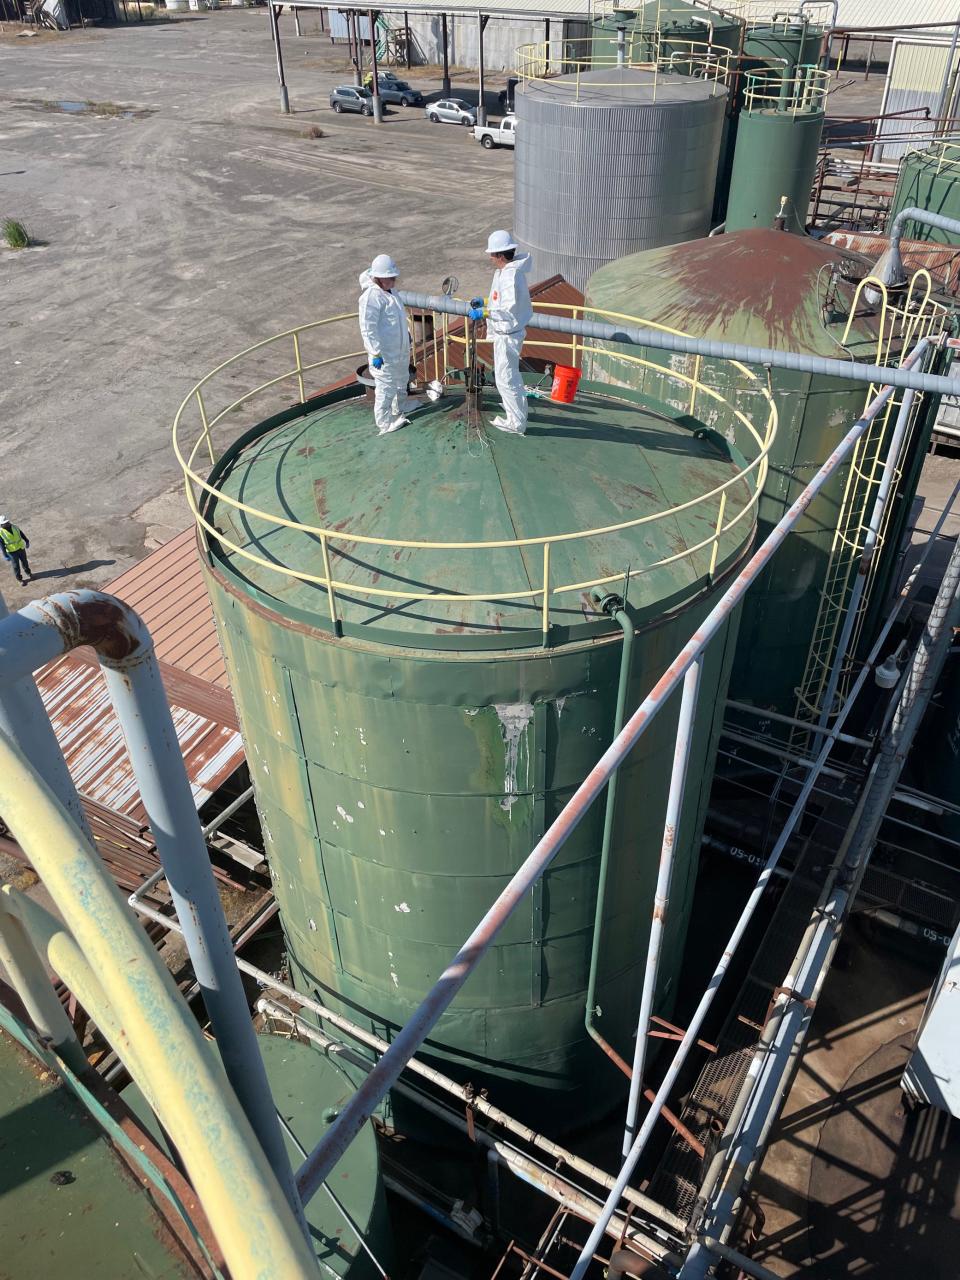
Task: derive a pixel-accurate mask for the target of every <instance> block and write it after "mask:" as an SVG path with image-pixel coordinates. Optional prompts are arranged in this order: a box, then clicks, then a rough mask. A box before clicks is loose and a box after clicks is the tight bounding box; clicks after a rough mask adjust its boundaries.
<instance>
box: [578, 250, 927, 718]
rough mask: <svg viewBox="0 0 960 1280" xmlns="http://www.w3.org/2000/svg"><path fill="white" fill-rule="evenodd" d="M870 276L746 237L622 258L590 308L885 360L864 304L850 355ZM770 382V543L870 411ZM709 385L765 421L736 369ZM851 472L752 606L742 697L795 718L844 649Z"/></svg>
mask: <svg viewBox="0 0 960 1280" xmlns="http://www.w3.org/2000/svg"><path fill="white" fill-rule="evenodd" d="M868 272H869V264H868V263H867V262H866V260H865V259H862V258H859V257H857V256H856V255H853V254H850V253H847V252H845V251H843V250H840V249H837V248H835V247H833V246H830V245H826V244H823V243H821V242H817V241H815V240H811V239H808V238H807V237H805V236H797V235H788V234H786V233H784V232H781V231H774V230H765V229H757V230H744V231H738V232H735V233H733V234H730V235H722V236H714V237H711V238H708V239H704V240H694V241H689V242H687V243H686V244H682V245H675V246H671V247H669V248H662V249H653V250H649V251H647V252H645V253H638V254H634V255H631V256H630V257H627V258H621V259H620V260H619V261H617V262H614V263H611V264H610V265H609V266H606V267H604V268H602V269H601V270H600V271H598V272H597V273H596V274H595V275H594V276H593V278H592V279H591V281H590V283H589V285H588V287H587V294H586V297H587V303H588V305H589V306H593V307H596V308H600V309H604V310H608V311H615V312H626V313H627V314H632V315H637V314H642V315H643V317H644V318H645V319H646V320H648V321H652V322H654V323H657V324H661V325H666V326H668V327H670V328H673V329H678V330H681V331H683V332H685V333H689V334H693V335H695V336H697V337H704V338H716V339H720V340H723V341H727V342H740V343H747V344H750V345H752V346H764V347H776V348H779V349H781V350H786V351H801V352H804V353H807V354H811V355H819V356H828V357H838V356H839V357H843V356H844V355H849V356H850V357H852V358H855V359H859V360H866V361H869V362H873V361H874V360H875V359H876V355H877V324H878V315H877V314H876V312H875V311H874V310H873V309H872V308H871V307H870V306H869V305H868V304H867V303H866V302H865V301H864V302H863V303H862V304H861V305H859V306H858V309H857V316H856V318H855V320H854V322H853V324H852V326H851V330H850V334H849V337H848V338H847V341H846V343H845V345H841V339H842V338H843V336H844V330H845V327H846V323H847V317H848V315H849V311H850V307H851V303H852V299H853V290H854V287H855V281H856V280H858V279H859V278H861V277H862V276H863V275H865V274H867V273H868ZM644 354H645V355H646V357H647V358H648V359H649V360H650V361H651V362H652V363H653V364H655V365H661V364H667V365H669V366H670V367H673V368H676V369H682V370H685V371H686V372H688V373H690V374H691V375H692V374H693V372H694V357H692V356H691V357H687V356H681V355H672V354H668V353H665V352H658V351H647V352H645V353H644ZM588 367H589V371H590V376H591V377H593V378H596V379H606V380H609V381H611V382H614V383H615V384H616V385H617V386H625V387H630V388H632V389H640V390H642V389H643V388H644V386H645V385H646V384H647V382H648V381H649V380H650V379H651V377H653V375H652V374H651V373H650V372H649V371H646V372H645V371H644V370H642V369H641V368H639V367H638V366H636V365H631V364H629V363H628V362H627V361H624V360H620V359H617V358H616V357H614V356H610V355H594V356H593V357H592V359H591V361H590V364H589V366H588ZM759 372H761V373H762V372H763V371H759ZM768 376H769V380H770V388H771V390H772V391H773V394H774V396H775V398H776V403H777V408H778V414H779V424H778V427H777V432H776V437H775V440H774V442H773V446H772V449H771V451H770V458H769V472H768V477H767V481H766V484H765V487H764V491H763V496H762V498H761V501H760V505H759V511H758V534H759V536H760V537H761V538H762V537H764V536H766V534H768V533H769V532H770V530H771V529H772V528H773V526H774V525H775V524H776V522H777V521H778V520H779V519H780V518H781V517H782V516H783V515H784V513H785V512H786V511H787V510H788V508H789V507H790V506H791V504H792V503H793V502H794V501H795V499H796V498H797V496H798V495H799V494H800V492H801V490H802V489H803V488H804V486H805V485H806V484H807V482H808V481H809V480H810V479H811V478H812V476H813V475H814V474H815V472H816V471H817V469H818V468H819V467H820V465H821V464H822V463H823V462H824V461H825V460H826V459H827V457H828V456H829V455H830V453H831V452H832V450H833V448H834V447H835V446H836V445H837V444H838V443H839V441H840V439H841V438H842V436H843V435H844V434H845V433H846V431H847V430H849V428H850V426H852V424H853V422H854V421H855V419H856V418H857V416H858V415H859V414H860V413H861V411H862V410H863V408H864V404H865V402H866V388H865V387H863V386H861V385H859V384H856V383H849V382H842V381H840V380H839V379H837V378H832V377H823V376H820V375H811V374H805V373H794V372H789V371H785V370H781V369H770V370H769V372H768ZM700 377H701V378H702V379H703V381H704V382H705V383H706V384H707V385H708V386H710V387H713V388H716V389H720V390H723V391H725V392H726V393H727V394H732V395H734V397H735V399H736V401H737V403H739V404H740V407H741V408H742V409H743V410H744V411H745V412H747V413H749V414H751V415H752V416H754V417H756V416H757V415H758V412H759V411H758V406H757V403H756V399H757V397H756V394H755V393H750V392H740V393H737V392H735V391H733V390H732V389H731V377H732V367H731V366H729V365H727V364H725V363H723V362H719V361H715V360H710V359H704V360H703V361H702V364H701V367H700ZM677 407H678V408H679V407H680V406H679V404H678V406H677ZM929 427H930V415H929V414H928V415H927V416H926V417H925V418H924V419H922V420H921V422H920V424H919V426H918V427H917V429H916V431H915V434H914V438H913V440H912V442H911V446H910V452H909V455H908V457H909V459H910V461H909V465H907V467H906V469H905V474H904V477H903V480H902V482H901V484H900V486H899V488H898V490H897V494H896V497H895V505H894V508H893V515H892V517H891V525H890V530H889V533H888V536H887V538H886V541H885V550H884V551H883V552H882V553H881V563H880V568H879V570H878V573H877V576H876V579H875V585H874V591H873V599H877V598H882V597H883V595H884V593H885V590H886V586H887V583H888V582H889V576H890V573H891V572H892V569H893V565H894V563H895V552H896V548H897V547H898V545H899V541H900V531H901V530H902V528H903V524H904V521H905V520H906V518H907V515H908V514H909V507H910V502H911V500H912V496H913V493H914V491H915V488H916V483H917V478H918V459H919V460H922V457H923V451H924V450H925V448H926V442H927V440H928V438H929ZM883 430H884V429H883V427H882V424H881V425H880V426H878V428H877V429H876V430H875V431H874V432H872V433H871V434H870V436H869V437H868V441H869V442H872V444H865V448H870V449H872V450H873V452H872V454H869V455H865V456H875V455H876V449H877V448H880V449H881V450H882V441H883V439H884V438H885V436H883V435H882V434H881V432H882V431H883ZM849 470H850V467H849V464H847V465H845V466H842V467H840V468H838V470H837V472H836V474H835V475H834V477H833V478H832V479H831V480H830V481H829V482H828V484H827V485H826V486H825V488H824V489H823V490H822V491H821V493H820V494H819V495H818V497H817V498H816V499H815V500H814V501H813V503H811V505H810V507H809V509H808V511H807V512H806V514H805V515H804V516H803V517H802V519H801V520H800V522H799V524H798V525H797V527H796V530H795V532H794V533H793V534H792V535H791V537H790V538H789V539H788V541H787V542H786V544H785V545H784V547H783V548H782V549H781V550H780V551H779V552H778V554H777V557H776V559H775V560H774V561H773V562H772V563H771V564H770V566H769V567H768V568H767V569H766V570H765V571H764V573H763V575H762V577H761V579H760V581H759V583H758V584H757V585H756V586H755V587H753V588H752V589H751V591H750V592H749V594H748V595H747V597H746V599H745V602H744V607H743V616H742V619H741V624H740V638H739V642H738V646H737V654H736V660H735V663H734V669H733V674H732V677H731V682H730V694H731V697H733V698H736V699H739V700H742V701H746V702H750V703H752V704H754V705H756V706H758V707H764V708H769V709H771V710H774V711H778V712H781V713H783V714H786V715H793V714H796V713H797V711H798V709H802V708H799V707H798V700H799V695H798V691H799V690H803V689H806V688H809V687H811V684H812V685H813V686H816V685H817V684H818V681H819V678H820V674H821V667H822V662H821V660H820V659H818V658H816V657H815V656H812V655H816V654H820V653H824V652H826V653H827V654H829V653H830V652H832V649H831V648H830V644H831V637H834V638H835V635H836V618H837V613H836V611H835V610H831V611H829V616H827V614H825V613H823V612H822V611H821V597H822V594H823V590H824V587H825V585H826V584H827V582H828V581H829V582H830V583H832V584H833V583H835V580H836V581H843V582H845V583H846V584H847V585H846V587H845V588H844V589H843V590H842V591H841V593H840V594H841V595H842V597H843V598H844V599H845V598H846V593H847V591H849V585H850V579H849V570H850V565H851V564H852V563H853V561H854V559H855V557H856V555H857V552H856V550H855V548H853V547H850V546H848V545H847V544H846V543H844V542H843V541H842V540H841V539H840V538H839V536H838V533H837V526H838V518H839V514H840V511H841V505H842V501H843V497H844V492H845V488H846V484H847V477H848V474H849ZM872 492H873V491H871V497H870V499H869V501H870V503H871V504H872V500H873V497H872ZM865 519H866V514H865V513H864V512H862V511H861V512H859V513H858V514H857V523H858V524H862V523H863V521H864V520H865ZM821 622H822V623H823V627H821V626H820V623H821ZM828 627H829V628H832V629H831V630H826V628H828ZM815 631H816V632H817V635H818V639H817V642H816V647H815V648H813V646H814V633H815ZM824 636H826V640H824V638H823V637H824ZM808 664H809V665H808ZM753 723H754V724H755V721H754V722H753Z"/></svg>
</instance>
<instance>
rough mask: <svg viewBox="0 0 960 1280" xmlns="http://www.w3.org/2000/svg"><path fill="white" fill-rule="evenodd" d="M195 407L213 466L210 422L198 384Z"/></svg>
mask: <svg viewBox="0 0 960 1280" xmlns="http://www.w3.org/2000/svg"><path fill="white" fill-rule="evenodd" d="M197 407H198V408H199V410H200V421H201V422H202V423H203V438H204V440H206V442H207V453H209V455H210V465H211V466H213V463H214V461H215V459H214V456H213V441H212V440H211V438H210V424H209V422H208V421H207V411H206V409H205V408H204V404H203V396H202V394H201V392H200V388H199V386H198V387H197Z"/></svg>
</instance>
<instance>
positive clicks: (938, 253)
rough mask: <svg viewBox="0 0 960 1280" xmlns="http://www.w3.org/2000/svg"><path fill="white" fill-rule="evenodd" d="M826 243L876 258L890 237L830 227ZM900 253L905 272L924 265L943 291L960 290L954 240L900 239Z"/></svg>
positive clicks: (958, 255)
mask: <svg viewBox="0 0 960 1280" xmlns="http://www.w3.org/2000/svg"><path fill="white" fill-rule="evenodd" d="M824 240H825V241H826V242H827V243H828V244H835V245H838V246H839V247H840V248H841V249H851V250H852V251H853V252H854V253H862V254H863V255H864V257H867V258H870V259H872V260H876V259H878V258H879V257H880V255H881V254H883V253H886V251H887V249H888V248H889V247H890V241H889V240H888V239H887V237H886V236H882V235H877V234H876V233H875V232H868V231H831V232H829V233H828V234H827V235H825V236H824ZM900 256H901V257H902V258H903V265H904V266H905V267H906V268H907V271H908V273H910V274H912V273H913V272H914V271H919V270H920V268H921V267H926V269H927V270H928V271H929V272H930V275H931V277H932V279H933V283H934V284H935V285H936V286H938V287H939V288H941V289H943V291H944V292H945V293H949V294H952V295H953V296H954V297H956V296H957V295H958V294H960V248H958V247H957V246H956V245H954V244H933V243H931V242H930V241H929V240H901V241H900Z"/></svg>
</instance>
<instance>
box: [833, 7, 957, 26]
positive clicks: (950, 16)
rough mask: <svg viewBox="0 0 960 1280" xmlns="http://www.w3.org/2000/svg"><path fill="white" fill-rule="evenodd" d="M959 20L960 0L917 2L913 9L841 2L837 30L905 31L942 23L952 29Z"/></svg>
mask: <svg viewBox="0 0 960 1280" xmlns="http://www.w3.org/2000/svg"><path fill="white" fill-rule="evenodd" d="M958 16H960V14H958V13H957V0H914V3H913V4H911V5H909V6H905V5H904V4H903V0H840V9H839V13H838V14H837V26H838V27H897V28H899V29H902V28H903V26H904V25H905V24H909V25H910V26H913V25H915V24H917V25H923V24H925V23H928V22H938V23H943V26H944V27H945V28H947V27H951V28H952V27H953V26H954V25H955V24H956V21H957V18H958ZM918 34H919V33H918Z"/></svg>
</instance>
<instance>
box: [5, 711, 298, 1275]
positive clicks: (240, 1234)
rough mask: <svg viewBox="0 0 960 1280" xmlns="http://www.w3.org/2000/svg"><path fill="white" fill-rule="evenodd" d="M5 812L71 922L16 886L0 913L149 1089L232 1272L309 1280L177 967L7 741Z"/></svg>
mask: <svg viewBox="0 0 960 1280" xmlns="http://www.w3.org/2000/svg"><path fill="white" fill-rule="evenodd" d="M0 812H2V814H3V818H4V821H5V822H6V823H7V825H8V826H9V827H10V830H11V831H12V832H13V835H14V837H15V838H16V840H17V842H18V843H19V845H20V847H21V848H22V849H23V851H24V853H25V854H26V856H27V858H28V859H29V862H30V864H31V866H32V867H33V868H34V870H35V871H36V872H37V874H38V875H39V876H40V878H41V880H42V881H43V883H44V886H45V888H46V889H47V891H48V892H49V894H50V896H51V898H52V899H53V903H54V905H55V907H56V909H57V911H58V912H59V913H60V916H61V917H62V919H57V918H56V917H55V916H53V915H52V914H51V913H50V912H48V911H46V910H45V909H44V908H43V907H41V906H40V905H39V904H38V903H36V902H34V901H32V900H31V899H30V898H28V897H27V896H26V895H25V894H21V893H19V892H18V891H17V890H15V889H13V888H11V886H9V885H7V886H5V887H4V889H3V891H2V894H0V916H5V917H6V918H8V919H9V918H10V917H13V918H14V919H15V920H17V921H18V922H19V924H20V925H21V926H22V928H23V929H24V931H25V933H26V935H27V936H28V937H29V939H30V940H31V942H32V944H33V947H34V948H35V950H36V951H37V952H39V953H41V954H42V958H43V962H44V963H45V964H47V965H49V967H50V968H52V969H53V970H54V972H55V973H56V974H57V975H58V976H59V977H60V978H61V979H62V980H63V981H64V982H65V983H66V985H67V986H68V987H69V988H70V990H71V991H72V992H73V993H74V994H75V995H76V997H77V999H78V1000H79V1001H80V1003H81V1004H82V1005H83V1007H84V1009H85V1010H86V1012H87V1013H88V1014H89V1015H90V1017H91V1018H92V1019H93V1021H94V1022H95V1023H96V1025H97V1026H98V1027H99V1028H100V1030H101V1031H102V1032H103V1034H104V1035H105V1036H106V1038H107V1040H109V1042H110V1044H111V1046H112V1047H113V1049H114V1050H115V1052H116V1053H117V1055H118V1056H119V1058H120V1059H121V1061H123V1063H124V1065H125V1066H126V1067H127V1069H128V1071H129V1072H130V1075H131V1076H132V1077H133V1079H134V1080H135V1082H136V1083H137V1084H138V1086H139V1087H140V1089H141V1091H142V1092H143V1095H144V1097H145V1098H146V1099H147V1101H148V1102H149V1104H150V1106H151V1107H152V1108H153V1110H154V1112H155V1113H156V1115H157V1117H158V1119H159V1120H160V1123H161V1124H162V1125H163V1127H164V1129H165V1130H166V1131H167V1133H168V1134H169V1135H170V1138H171V1140H172V1142H173V1143H174V1145H175V1147H176V1149H177V1151H178V1153H179V1155H180V1156H181V1158H182V1159H183V1162H184V1165H185V1167H186V1169H187V1172H188V1174H189V1176H190V1180H191V1182H192V1184H193V1187H194V1189H195V1191H196V1193H197V1196H198V1198H199V1199H200V1201H201V1203H202V1205H203V1209H204V1212H205V1213H206V1215H207V1218H208V1220H209V1223H210V1226H211V1229H212V1230H213V1232H214V1234H215V1236H216V1238H217V1241H218V1243H219V1245H220V1247H221V1249H222V1251H223V1255H224V1258H225V1259H226V1262H227V1265H228V1267H229V1269H230V1274H231V1276H233V1277H234V1280H312V1278H313V1277H316V1276H317V1275H318V1274H319V1266H318V1263H317V1261H316V1258H315V1257H314V1256H313V1254H312V1252H311V1251H310V1249H309V1248H308V1246H307V1243H306V1241H305V1239H304V1237H303V1235H302V1233H301V1230H300V1227H299V1225H298V1224H297V1222H296V1219H295V1218H294V1216H293V1212H292V1210H291V1208H290V1206H289V1204H288V1202H287V1200H286V1198H285V1196H284V1194H283V1192H282V1191H281V1189H280V1185H279V1183H278V1182H277V1180H276V1178H275V1177H274V1175H273V1172H272V1171H271V1169H270V1166H269V1165H268V1163H267V1160H266V1157H265V1156H264V1154H263V1151H262V1149H261V1147H260V1145H259V1143H258V1142H257V1140H256V1138H255V1136H254V1133H253V1130H252V1129H251V1127H250V1124H249V1122H248V1120H247V1118H246V1116H245V1114H244V1112H243V1110H242V1109H241V1107H240V1104H239V1103H238V1102H237V1100H236V1097H235V1096H234V1093H233V1090H232V1089H231V1087H230V1084H229V1082H228V1080H227V1077H226V1074H225V1072H224V1070H223V1067H222V1066H221V1065H220V1061H219V1059H218V1058H217V1057H216V1056H215V1055H214V1054H212V1053H211V1052H210V1048H209V1046H208V1045H207V1043H206V1042H205V1040H204V1038H203V1035H202V1033H201V1031H200V1027H199V1024H198V1023H197V1021H196V1019H195V1018H194V1017H193V1015H192V1014H191V1013H190V1010H189V1009H188V1008H187V1005H186V1003H185V1002H184V1000H183V997H182V995H181V994H180V992H179V991H178V990H177V988H176V986H175V984H174V982H173V978H172V976H171V974H170V972H169V970H168V969H167V967H166V965H164V963H163V962H162V960H161V959H160V958H159V956H158V955H157V953H156V951H155V950H154V948H153V947H152V946H151V944H150V942H149V940H148V938H147V936H146V934H145V933H144V932H143V930H142V929H141V928H140V926H139V924H138V923H137V921H136V919H135V917H134V916H132V915H131V913H130V912H129V911H128V910H127V908H126V906H125V904H124V903H123V900H122V899H121V897H120V895H119V893H118V892H117V888H116V886H115V885H114V883H113V881H112V880H111V879H110V877H109V875H108V874H107V872H106V870H105V869H104V866H103V863H102V862H101V860H100V858H99V857H98V856H97V854H96V853H95V852H94V850H93V848H92V847H91V845H90V843H89V841H88V840H87V839H86V837H84V836H83V835H82V834H81V833H80V831H79V830H78V828H77V827H76V825H75V824H74V822H73V821H72V820H71V819H70V818H69V817H68V816H67V814H66V813H65V812H64V810H63V808H62V807H61V806H60V804H59V803H58V802H57V801H56V799H55V798H54V797H53V795H52V793H51V792H50V791H49V790H48V788H47V787H46V786H45V784H44V783H43V782H41V780H40V778H39V776H38V775H37V773H36V771H35V770H34V769H33V767H32V766H31V765H30V764H29V763H28V762H27V761H26V760H25V759H24V758H23V757H22V756H21V754H20V753H19V752H18V751H17V750H15V748H14V747H13V745H12V744H11V742H10V741H9V739H8V738H6V737H5V736H4V735H3V734H0ZM37 963H38V965H39V964H40V962H39V959H38V961H37ZM40 972H41V974H42V966H41V967H40Z"/></svg>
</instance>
